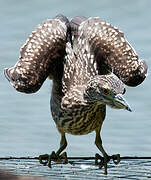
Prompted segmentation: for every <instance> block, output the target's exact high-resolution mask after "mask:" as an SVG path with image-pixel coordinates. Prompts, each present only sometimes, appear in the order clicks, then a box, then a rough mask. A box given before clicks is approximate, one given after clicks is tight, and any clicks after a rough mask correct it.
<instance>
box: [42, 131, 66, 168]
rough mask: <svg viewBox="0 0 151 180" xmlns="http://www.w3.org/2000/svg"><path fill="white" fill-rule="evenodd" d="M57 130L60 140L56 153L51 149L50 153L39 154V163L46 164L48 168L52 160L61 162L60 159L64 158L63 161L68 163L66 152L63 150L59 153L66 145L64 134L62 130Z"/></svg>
mask: <svg viewBox="0 0 151 180" xmlns="http://www.w3.org/2000/svg"><path fill="white" fill-rule="evenodd" d="M59 132H60V133H61V141H60V148H59V149H58V151H57V152H56V153H55V152H54V151H53V152H52V153H51V154H50V155H48V154H44V155H40V156H39V161H40V163H41V164H43V165H47V164H48V167H50V168H51V161H52V160H53V161H55V162H57V163H61V162H62V159H64V163H68V159H67V153H66V152H64V153H62V154H61V152H62V151H63V150H64V149H65V148H66V147H67V140H66V136H65V133H64V132H63V131H59Z"/></svg>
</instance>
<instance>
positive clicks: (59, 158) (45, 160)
mask: <svg viewBox="0 0 151 180" xmlns="http://www.w3.org/2000/svg"><path fill="white" fill-rule="evenodd" d="M51 161H54V162H56V163H64V164H67V163H68V158H67V153H66V152H64V153H62V154H61V155H57V154H56V153H55V152H54V151H53V152H52V153H51V154H50V155H48V154H43V155H40V156H39V162H40V164H43V165H44V166H46V165H48V167H50V168H51Z"/></svg>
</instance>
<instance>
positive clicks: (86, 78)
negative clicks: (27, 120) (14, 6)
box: [4, 15, 147, 174]
mask: <svg viewBox="0 0 151 180" xmlns="http://www.w3.org/2000/svg"><path fill="white" fill-rule="evenodd" d="M146 73H147V65H146V63H145V61H141V60H139V59H138V56H137V55H136V52H135V51H134V49H133V48H132V47H131V46H130V44H129V43H128V41H127V40H125V38H124V34H123V33H122V32H120V31H119V30H118V29H117V28H116V27H113V26H112V25H110V24H109V23H107V22H105V21H104V20H102V19H100V18H98V17H96V18H85V17H78V16H77V17H75V18H73V19H72V20H71V21H70V22H69V21H68V19H67V18H66V17H65V16H63V15H58V16H56V17H55V18H53V19H48V20H46V21H44V22H43V23H42V24H40V25H39V26H38V27H37V28H36V29H35V31H33V32H32V34H31V35H30V36H29V39H28V40H27V41H26V43H25V44H24V46H23V47H22V48H21V51H20V57H19V61H18V62H17V63H16V65H15V66H14V67H12V68H9V69H5V70H4V74H5V76H6V78H7V79H8V80H9V81H10V83H11V84H12V85H13V87H14V88H15V89H16V90H18V91H20V92H24V93H34V92H36V91H37V90H38V89H39V88H40V87H41V85H42V84H43V82H44V81H45V79H46V78H47V77H48V76H49V77H50V79H52V80H53V88H52V95H51V111H52V116H53V119H54V121H55V123H56V126H57V128H58V130H59V132H60V133H61V142H60V148H59V150H58V151H57V152H56V153H55V152H53V153H52V154H51V155H50V156H49V158H50V160H51V158H52V157H53V156H55V157H56V158H59V157H60V156H61V152H62V151H63V150H64V149H65V148H66V146H67V141H66V137H65V133H70V134H73V135H82V134H88V133H90V132H92V131H95V132H96V138H95V144H96V146H97V147H98V149H99V150H100V151H101V152H102V154H103V156H104V161H102V164H101V165H100V166H104V167H105V174H106V173H107V163H108V161H109V160H110V157H109V156H108V155H107V153H106V152H105V150H104V149H103V146H102V141H101V137H100V131H101V127H102V123H103V121H104V118H105V114H106V105H109V106H110V107H112V108H116V109H126V110H129V111H131V109H130V107H129V105H128V104H127V102H126V100H124V98H123V96H122V94H124V92H125V87H124V84H126V85H128V86H137V85H138V84H140V83H141V82H142V81H143V80H144V79H145V77H146ZM64 156H66V154H65V153H64ZM97 157H98V154H97V155H96V158H97ZM114 157H116V158H117V161H116V162H117V163H118V162H119V161H120V157H119V155H116V156H114ZM43 159H45V157H44V156H43V155H41V156H40V160H41V162H42V163H43ZM97 162H98V161H97V160H96V163H97Z"/></svg>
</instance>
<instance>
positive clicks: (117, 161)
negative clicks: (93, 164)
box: [111, 154, 120, 165]
mask: <svg viewBox="0 0 151 180" xmlns="http://www.w3.org/2000/svg"><path fill="white" fill-rule="evenodd" d="M111 158H112V159H113V162H114V164H115V165H117V164H119V163H120V154H114V155H112V156H111Z"/></svg>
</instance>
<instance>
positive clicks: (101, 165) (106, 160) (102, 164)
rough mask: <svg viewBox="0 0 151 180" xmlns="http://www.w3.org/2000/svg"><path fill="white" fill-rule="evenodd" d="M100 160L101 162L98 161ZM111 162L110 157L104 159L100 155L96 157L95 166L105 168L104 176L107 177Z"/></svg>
mask: <svg viewBox="0 0 151 180" xmlns="http://www.w3.org/2000/svg"><path fill="white" fill-rule="evenodd" d="M98 160H100V162H99V161H98ZM109 161H110V156H108V155H106V156H104V157H102V156H100V155H99V154H96V155H95V165H98V166H99V169H101V168H102V167H103V166H104V174H105V175H107V163H108V162H109Z"/></svg>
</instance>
